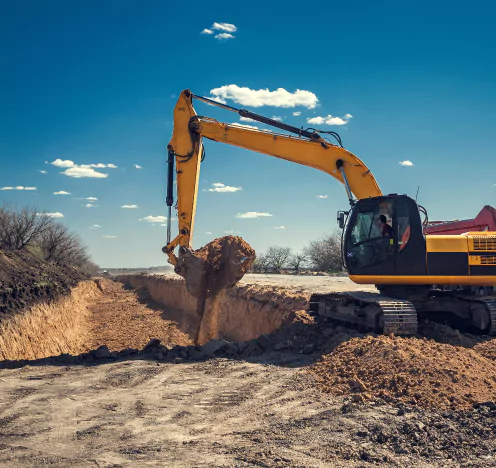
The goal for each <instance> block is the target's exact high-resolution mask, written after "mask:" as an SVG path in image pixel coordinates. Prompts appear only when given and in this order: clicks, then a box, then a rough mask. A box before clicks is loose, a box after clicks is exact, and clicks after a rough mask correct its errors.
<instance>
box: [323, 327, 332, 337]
mask: <svg viewBox="0 0 496 468" xmlns="http://www.w3.org/2000/svg"><path fill="white" fill-rule="evenodd" d="M332 333H333V329H332V328H326V329H325V330H324V331H323V332H322V336H323V337H324V338H329V337H330V336H331V335H332Z"/></svg>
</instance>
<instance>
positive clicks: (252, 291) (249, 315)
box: [117, 274, 310, 345]
mask: <svg viewBox="0 0 496 468" xmlns="http://www.w3.org/2000/svg"><path fill="white" fill-rule="evenodd" d="M117 280H118V281H119V282H121V283H123V284H125V285H126V286H127V287H130V288H133V289H137V290H139V292H140V295H141V297H142V300H143V301H152V302H153V303H155V304H159V305H161V306H162V307H163V315H162V316H163V318H164V319H166V320H175V321H176V322H177V324H178V328H179V329H180V330H181V331H183V332H184V333H187V334H188V335H189V336H190V337H191V338H192V339H193V340H194V339H195V337H196V335H197V331H198V329H199V334H198V340H197V341H198V344H200V345H202V344H205V343H207V342H208V341H210V340H212V339H224V340H227V341H233V342H243V341H249V340H252V339H255V338H257V337H259V336H260V335H264V334H269V333H272V332H274V331H275V330H278V329H279V328H281V327H283V326H284V325H287V324H290V323H292V322H293V321H294V320H295V319H297V317H298V313H299V312H302V311H305V310H307V309H308V302H309V298H310V293H305V292H298V291H291V290H282V289H281V288H277V287H273V286H264V285H259V284H249V285H248V284H239V285H236V286H233V287H231V288H228V289H224V290H222V291H221V292H220V293H218V294H217V296H216V297H214V298H210V299H206V301H205V309H204V313H203V315H200V314H199V313H198V309H197V301H196V299H195V298H194V297H193V296H191V294H190V293H189V292H188V289H187V287H186V284H185V281H184V280H183V279H181V278H178V277H170V276H153V275H146V274H143V275H121V276H119V277H117Z"/></svg>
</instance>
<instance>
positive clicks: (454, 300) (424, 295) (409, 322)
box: [310, 286, 496, 336]
mask: <svg viewBox="0 0 496 468" xmlns="http://www.w3.org/2000/svg"><path fill="white" fill-rule="evenodd" d="M310 308H311V310H313V311H315V312H317V313H318V314H319V315H320V316H324V317H326V318H328V319H331V320H333V321H336V322H339V323H341V324H344V325H347V326H351V327H353V328H356V329H360V330H362V331H372V332H374V333H380V334H386V335H388V334H390V333H394V334H395V335H405V336H408V335H410V336H411V335H415V334H417V327H418V324H419V323H421V322H422V321H426V320H431V321H437V322H442V323H446V324H448V325H450V326H451V327H453V328H457V329H460V330H463V331H468V332H471V333H475V334H481V335H493V336H496V297H491V296H485V297H483V296H478V295H475V294H470V293H466V292H465V293H464V292H457V291H446V290H441V289H430V288H428V287H404V286H401V287H399V286H388V287H384V286H381V287H380V290H379V292H377V293H374V292H364V291H358V292H343V293H331V294H318V293H317V294H313V295H312V297H311V298H310Z"/></svg>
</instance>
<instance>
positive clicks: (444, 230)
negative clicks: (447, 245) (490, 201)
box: [424, 205, 496, 235]
mask: <svg viewBox="0 0 496 468" xmlns="http://www.w3.org/2000/svg"><path fill="white" fill-rule="evenodd" d="M476 231H496V209H494V208H493V207H492V206H489V205H486V206H485V207H484V208H482V210H481V211H480V213H479V214H478V215H477V216H476V217H475V218H474V219H463V220H461V221H458V220H456V221H429V224H427V227H426V228H425V229H424V234H434V235H435V234H443V235H448V234H451V235H453V234H464V233H466V232H476Z"/></svg>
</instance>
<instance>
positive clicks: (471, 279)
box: [350, 275, 495, 286]
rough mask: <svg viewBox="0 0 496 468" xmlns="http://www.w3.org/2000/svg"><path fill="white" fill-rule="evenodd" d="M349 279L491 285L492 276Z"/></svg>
mask: <svg viewBox="0 0 496 468" xmlns="http://www.w3.org/2000/svg"><path fill="white" fill-rule="evenodd" d="M350 280H351V281H353V282H354V283H357V284H405V285H408V284H411V285H422V284H427V285H429V284H446V285H450V284H453V285H456V284H458V285H460V286H493V285H494V283H495V281H494V280H495V278H494V276H382V275H381V276H378V275H376V276H374V275H350Z"/></svg>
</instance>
